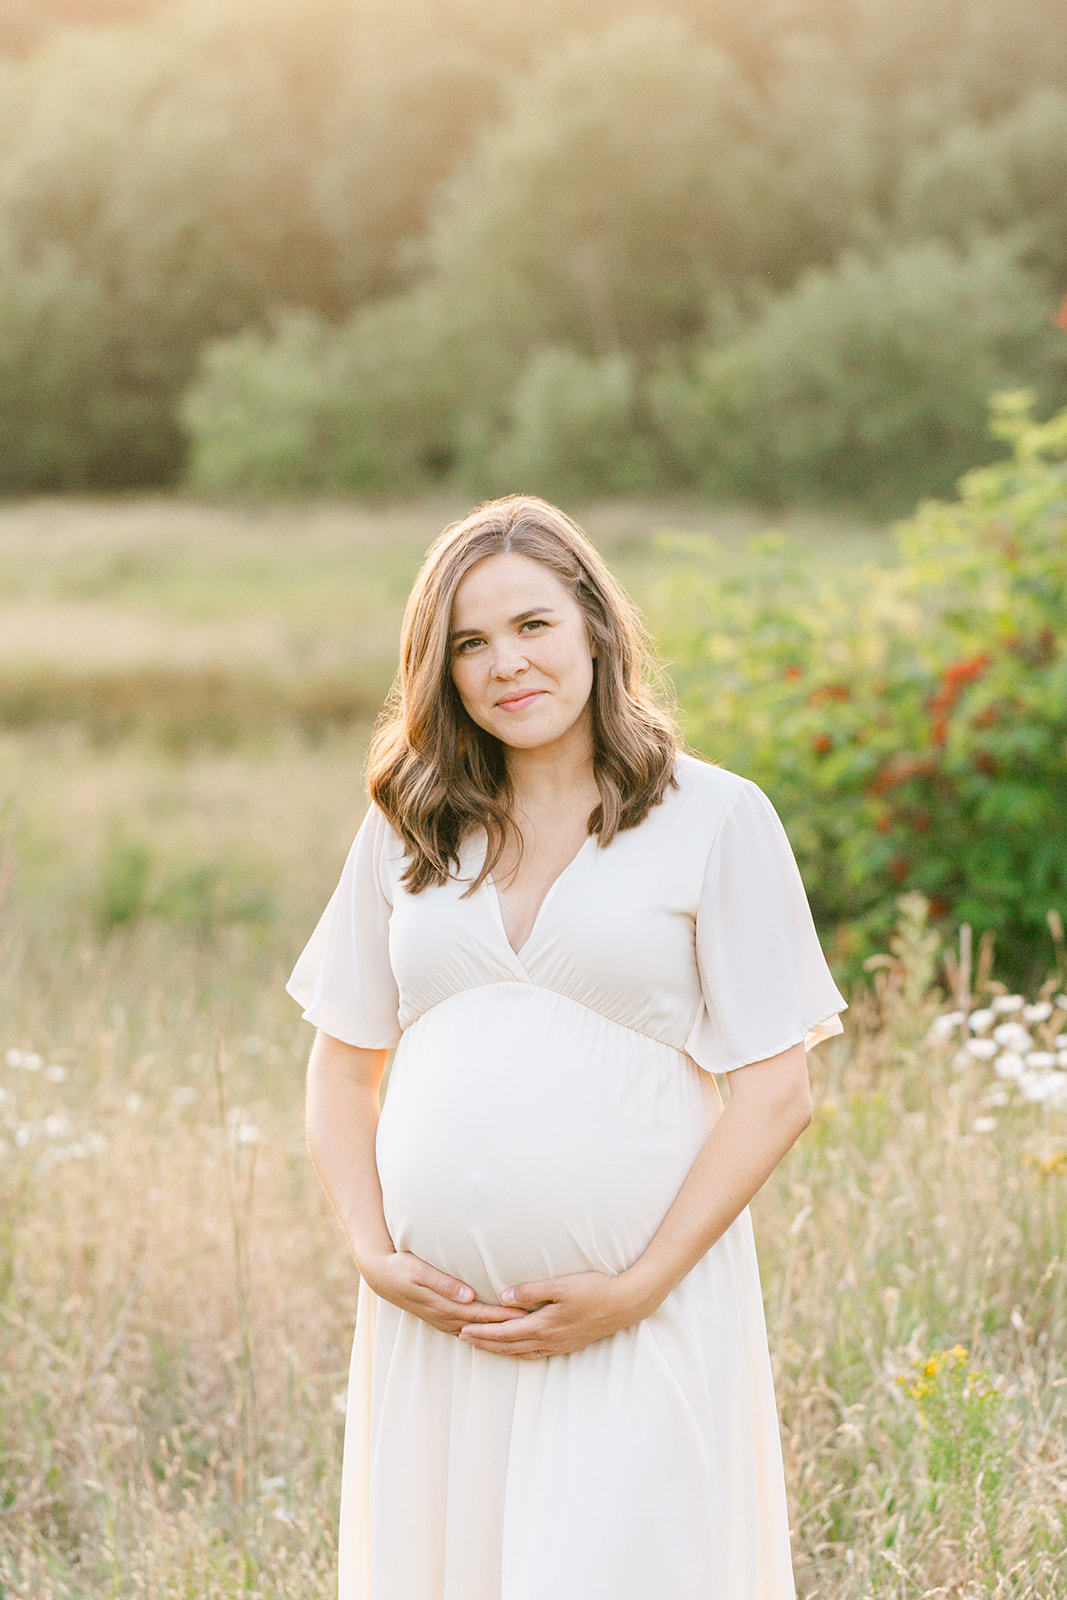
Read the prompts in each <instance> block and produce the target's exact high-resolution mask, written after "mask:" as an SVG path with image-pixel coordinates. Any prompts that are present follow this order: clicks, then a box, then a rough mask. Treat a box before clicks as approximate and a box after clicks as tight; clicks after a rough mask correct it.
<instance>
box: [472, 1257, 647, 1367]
mask: <svg viewBox="0 0 1067 1600" xmlns="http://www.w3.org/2000/svg"><path fill="white" fill-rule="evenodd" d="M500 1298H501V1301H502V1302H503V1304H504V1305H505V1306H517V1307H518V1308H519V1309H520V1310H525V1311H526V1313H527V1315H526V1316H525V1317H516V1318H515V1319H514V1320H513V1321H512V1322H495V1323H484V1322H475V1323H469V1324H468V1325H467V1326H466V1327H465V1328H463V1329H462V1330H461V1331H460V1335H459V1337H460V1338H461V1339H462V1340H463V1342H464V1344H472V1345H474V1347H475V1349H477V1350H489V1351H492V1352H493V1353H494V1354H495V1355H502V1356H518V1357H520V1358H522V1359H525V1360H532V1359H534V1358H535V1357H538V1356H564V1355H572V1354H573V1353H574V1351H575V1350H583V1349H584V1348H585V1346H586V1345H587V1344H593V1343H594V1342H595V1341H596V1340H597V1339H607V1338H609V1337H610V1336H611V1334H613V1333H618V1332H619V1330H620V1329H621V1328H628V1327H629V1326H630V1325H631V1323H634V1322H640V1321H641V1319H642V1317H643V1316H645V1315H647V1310H645V1309H642V1308H641V1304H640V1302H639V1300H638V1296H637V1294H636V1292H635V1289H634V1286H633V1284H632V1280H630V1279H629V1277H628V1275H627V1274H626V1273H620V1274H619V1276H618V1277H615V1276H614V1275H613V1274H611V1273H609V1272H571V1273H567V1274H565V1275H564V1276H563V1277H559V1278H543V1279H542V1280H541V1281H540V1282H539V1283H520V1284H517V1285H516V1286H515V1287H514V1288H513V1289H505V1290H504V1293H503V1294H502V1295H501V1296H500Z"/></svg>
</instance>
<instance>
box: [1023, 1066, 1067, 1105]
mask: <svg viewBox="0 0 1067 1600" xmlns="http://www.w3.org/2000/svg"><path fill="white" fill-rule="evenodd" d="M1019 1090H1020V1093H1021V1094H1022V1096H1023V1099H1024V1100H1029V1101H1030V1102H1031V1103H1032V1104H1034V1105H1044V1104H1046V1103H1047V1104H1050V1105H1055V1106H1060V1105H1067V1078H1064V1077H1061V1076H1060V1074H1059V1073H1046V1072H1024V1073H1023V1074H1022V1076H1021V1077H1020V1078H1019Z"/></svg>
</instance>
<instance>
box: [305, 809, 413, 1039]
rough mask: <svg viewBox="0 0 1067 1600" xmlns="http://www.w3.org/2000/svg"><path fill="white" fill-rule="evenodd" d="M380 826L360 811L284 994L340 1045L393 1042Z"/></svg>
mask: <svg viewBox="0 0 1067 1600" xmlns="http://www.w3.org/2000/svg"><path fill="white" fill-rule="evenodd" d="M387 840H388V824H387V822H386V820H385V817H384V816H383V815H382V813H381V812H380V811H379V810H378V809H377V807H375V806H371V808H370V809H369V810H368V812H367V814H366V816H365V817H364V819H363V822H362V824H361V826H360V829H359V832H358V833H357V834H356V837H355V840H354V842H353V845H352V848H351V850H350V851H349V853H348V859H347V860H346V862H345V865H344V869H343V871H342V873H341V878H340V881H339V883H338V885H337V888H336V889H335V890H334V892H333V895H332V896H331V898H330V902H329V904H328V905H327V907H326V910H325V911H324V912H323V914H322V916H321V917H320V919H319V923H318V926H317V927H316V929H315V931H314V933H313V934H312V935H311V938H310V939H309V940H308V942H307V945H306V946H305V948H304V951H303V953H302V954H301V956H300V959H299V960H298V961H297V963H296V966H295V967H294V968H293V971H292V975H291V976H290V978H289V982H288V983H287V984H286V986H285V987H286V989H287V990H288V992H289V993H290V994H291V995H292V997H293V999H294V1000H296V1001H298V1002H299V1004H300V1005H301V1006H302V1007H303V1008H304V1018H305V1021H307V1022H311V1023H314V1025H315V1026H316V1027H317V1028H321V1029H322V1030H323V1032H325V1033H329V1034H331V1035H332V1036H333V1037H334V1038H335V1039H343V1040H344V1042H345V1043H346V1044H353V1045H358V1046H359V1047H360V1048H361V1049H364V1050H389V1049H391V1048H392V1047H393V1045H395V1044H396V1042H397V1040H398V1039H399V1038H400V1033H401V1029H400V1024H399V1021H398V1018H397V1013H398V1011H399V1008H400V996H399V993H398V991H397V985H396V979H395V978H394V977H393V971H392V967H391V966H390V963H389V918H390V915H391V913H392V899H391V894H392V890H391V884H390V879H389V873H388V863H387V860H386V847H387Z"/></svg>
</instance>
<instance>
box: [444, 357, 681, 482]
mask: <svg viewBox="0 0 1067 1600" xmlns="http://www.w3.org/2000/svg"><path fill="white" fill-rule="evenodd" d="M462 470H463V472H464V475H465V477H467V478H468V479H469V480H470V481H472V482H473V483H476V484H478V485H479V487H484V488H486V489H487V490H488V491H490V492H498V493H510V492H512V491H516V490H517V491H520V492H526V493H533V494H543V495H545V496H547V497H548V498H550V499H551V498H556V499H560V500H562V499H566V498H567V497H568V496H571V495H580V494H584V493H587V492H588V490H589V489H590V487H595V488H596V489H597V490H600V491H602V492H606V493H608V494H632V493H634V492H640V491H642V490H650V489H654V488H658V487H662V481H663V476H662V470H661V468H660V467H659V464H658V462H657V461H656V459H655V456H654V454H653V450H652V446H651V443H650V441H649V439H648V437H647V435H642V432H641V429H640V426H639V423H638V417H637V384H636V381H635V374H634V363H633V361H632V360H631V359H630V358H629V357H627V356H624V355H615V356H605V357H602V358H601V359H599V360H597V359H595V358H589V357H586V356H582V355H579V354H578V353H577V352H576V351H573V350H562V349H553V348H549V349H545V350H540V351H538V352H537V353H536V354H535V355H534V356H532V357H531V359H530V361H529V362H528V363H527V365H526V367H525V368H524V370H523V372H522V374H521V376H520V378H519V381H518V384H517V385H516V387H515V391H514V394H513V395H512V398H511V405H510V416H509V419H508V423H507V425H506V429H505V432H504V435H503V437H502V438H501V439H500V440H499V441H498V442H496V443H495V444H491V445H490V446H489V447H488V448H487V449H486V450H485V451H484V452H483V453H481V454H480V455H478V454H475V453H474V452H473V450H469V451H468V455H467V459H466V460H465V462H464V464H463V469H462Z"/></svg>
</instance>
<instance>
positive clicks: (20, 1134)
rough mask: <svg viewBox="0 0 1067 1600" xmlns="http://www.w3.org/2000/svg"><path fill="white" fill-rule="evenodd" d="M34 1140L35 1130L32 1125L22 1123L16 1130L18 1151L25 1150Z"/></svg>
mask: <svg viewBox="0 0 1067 1600" xmlns="http://www.w3.org/2000/svg"><path fill="white" fill-rule="evenodd" d="M32 1138H33V1129H32V1128H31V1126H30V1124H29V1123H28V1122H20V1123H19V1125H18V1127H17V1128H16V1129H15V1147H16V1149H18V1150H25V1148H26V1146H27V1145H28V1144H29V1142H30V1140H31V1139H32Z"/></svg>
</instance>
